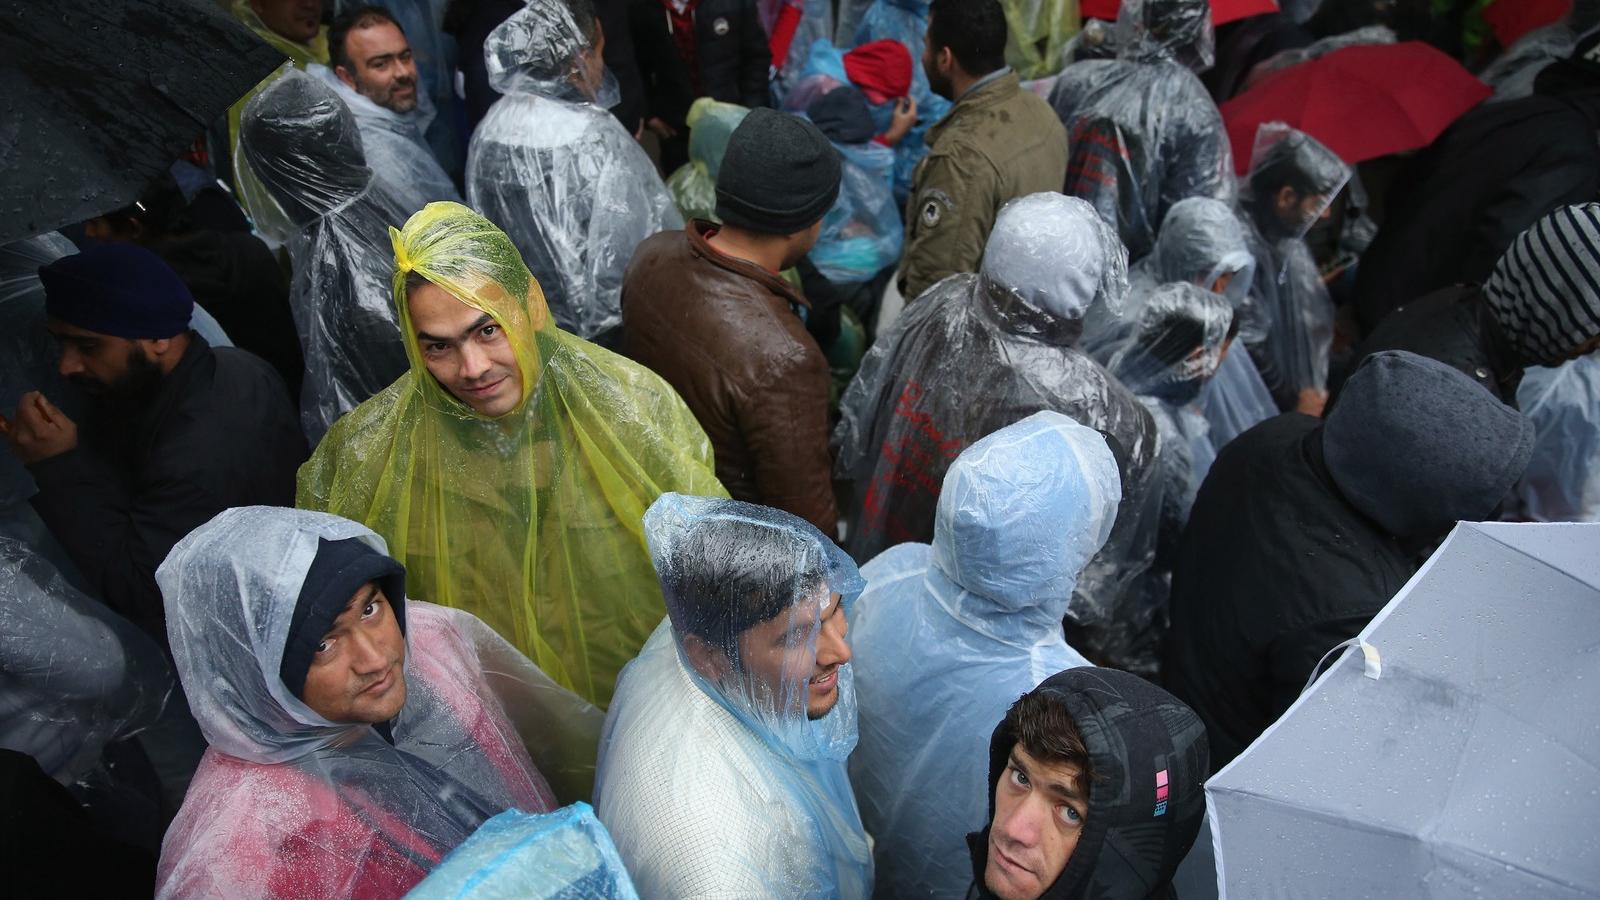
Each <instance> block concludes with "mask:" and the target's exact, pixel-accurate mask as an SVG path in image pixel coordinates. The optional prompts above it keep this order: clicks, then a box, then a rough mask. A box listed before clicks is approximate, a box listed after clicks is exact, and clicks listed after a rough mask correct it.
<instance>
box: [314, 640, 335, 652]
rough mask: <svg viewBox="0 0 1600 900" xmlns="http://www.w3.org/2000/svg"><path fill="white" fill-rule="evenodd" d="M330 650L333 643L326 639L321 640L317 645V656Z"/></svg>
mask: <svg viewBox="0 0 1600 900" xmlns="http://www.w3.org/2000/svg"><path fill="white" fill-rule="evenodd" d="M332 649H333V641H330V640H328V639H327V638H323V639H322V641H321V642H319V643H318V644H317V653H319V654H321V653H327V652H328V651H329V650H332Z"/></svg>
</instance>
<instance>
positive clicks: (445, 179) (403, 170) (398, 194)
mask: <svg viewBox="0 0 1600 900" xmlns="http://www.w3.org/2000/svg"><path fill="white" fill-rule="evenodd" d="M306 72H307V73H308V74H311V75H314V76H316V77H317V78H320V79H322V82H323V84H326V85H327V86H328V87H330V88H332V89H333V92H334V94H336V95H337V96H338V97H339V99H340V100H341V101H343V102H344V105H345V106H347V107H349V108H350V112H351V114H352V115H354V116H355V117H356V127H357V128H358V129H359V130H360V133H361V149H362V151H363V153H362V155H363V156H364V157H365V158H366V161H367V167H368V168H370V169H371V170H372V174H373V175H374V176H375V177H377V178H379V179H380V180H382V181H383V183H384V184H386V185H388V186H389V187H390V189H391V190H392V191H393V192H394V195H395V199H397V200H399V201H400V208H401V209H403V210H405V211H406V212H407V213H408V214H409V213H413V212H416V211H417V210H419V209H421V208H423V207H424V206H427V205H428V204H429V203H432V202H434V201H435V200H455V201H457V202H460V200H461V195H460V194H459V193H457V192H456V186H455V182H453V181H451V180H450V176H449V175H447V174H445V171H444V169H443V168H442V167H441V166H440V165H439V160H438V159H436V158H435V157H434V155H433V148H432V147H430V146H428V142H427V139H426V138H424V137H423V132H424V130H425V129H426V128H427V127H428V124H429V123H430V122H431V121H432V120H433V117H434V110H433V106H432V101H431V100H429V99H428V95H427V94H426V93H423V92H420V91H419V92H418V94H417V108H416V109H415V110H413V111H412V112H410V113H397V112H395V111H394V110H392V109H389V108H387V107H384V106H379V105H378V104H376V103H374V102H372V101H371V100H369V99H367V98H366V97H363V96H362V95H361V94H360V93H359V92H357V91H356V90H355V89H353V88H351V87H350V86H349V85H347V84H345V83H344V82H343V81H340V80H339V76H338V75H336V74H334V72H333V70H332V69H329V68H328V67H327V66H319V65H310V66H307V67H306Z"/></svg>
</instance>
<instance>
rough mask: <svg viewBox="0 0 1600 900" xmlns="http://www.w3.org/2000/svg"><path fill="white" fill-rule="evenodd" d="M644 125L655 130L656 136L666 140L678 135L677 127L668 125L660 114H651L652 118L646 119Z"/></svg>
mask: <svg viewBox="0 0 1600 900" xmlns="http://www.w3.org/2000/svg"><path fill="white" fill-rule="evenodd" d="M644 127H645V128H646V129H648V130H650V131H653V132H655V135H656V137H658V138H661V139H662V140H664V141H670V140H672V139H673V138H675V137H677V136H678V132H677V129H675V128H673V127H672V126H671V125H668V124H667V123H666V122H663V121H662V120H661V118H660V117H658V116H651V117H650V118H648V119H646V120H645V123H644Z"/></svg>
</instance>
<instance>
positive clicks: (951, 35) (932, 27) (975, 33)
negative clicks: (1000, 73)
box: [928, 0, 1007, 78]
mask: <svg viewBox="0 0 1600 900" xmlns="http://www.w3.org/2000/svg"><path fill="white" fill-rule="evenodd" d="M1006 35H1007V29H1006V14H1005V11H1004V10H1002V9H1001V8H1000V0H933V3H932V5H930V6H929V7H928V39H929V40H930V41H931V42H932V44H933V46H934V48H935V49H942V48H944V47H949V48H950V52H951V53H952V54H953V55H954V56H955V58H956V62H957V63H958V64H959V65H960V66H961V69H962V71H964V72H966V73H967V74H968V75H971V76H973V77H976V78H982V77H983V76H985V75H987V74H989V73H990V72H993V71H995V70H997V69H1001V68H1004V67H1005V64H1006Z"/></svg>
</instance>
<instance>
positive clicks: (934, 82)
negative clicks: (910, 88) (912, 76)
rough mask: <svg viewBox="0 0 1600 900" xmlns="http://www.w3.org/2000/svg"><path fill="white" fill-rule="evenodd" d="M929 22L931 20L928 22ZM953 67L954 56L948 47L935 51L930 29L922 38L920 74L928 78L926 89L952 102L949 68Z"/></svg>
mask: <svg viewBox="0 0 1600 900" xmlns="http://www.w3.org/2000/svg"><path fill="white" fill-rule="evenodd" d="M930 21H931V20H930ZM953 65H955V54H953V53H951V52H950V48H949V47H943V48H938V49H935V48H934V46H933V31H932V29H931V28H930V29H929V30H928V32H926V33H925V34H924V35H923V38H922V72H923V74H924V75H927V76H928V87H930V88H932V89H933V92H934V93H935V94H938V95H939V96H941V97H943V98H945V99H946V100H954V99H955V97H954V94H955V86H954V85H952V84H951V83H950V68H951V67H952V66H953Z"/></svg>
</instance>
